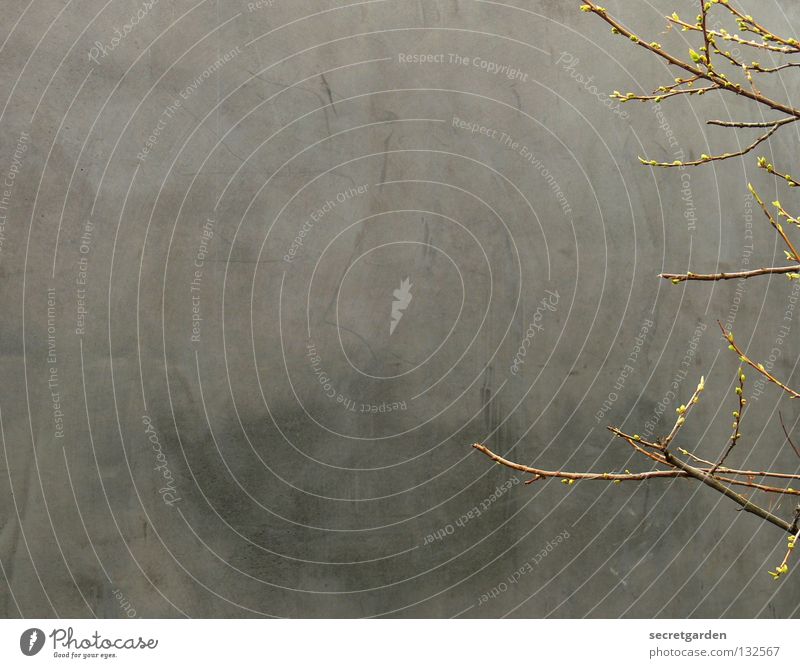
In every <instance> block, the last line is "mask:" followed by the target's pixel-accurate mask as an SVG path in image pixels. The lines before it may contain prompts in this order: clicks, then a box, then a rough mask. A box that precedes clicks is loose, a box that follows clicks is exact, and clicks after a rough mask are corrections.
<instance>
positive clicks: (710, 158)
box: [639, 118, 797, 167]
mask: <svg viewBox="0 0 800 668" xmlns="http://www.w3.org/2000/svg"><path fill="white" fill-rule="evenodd" d="M796 120H797V119H796V118H793V119H792V121H796ZM780 127H781V126H780V125H775V126H773V127H772V128H770V129H769V130H768V131H767V132H765V133H764V134H763V135H761V136H760V137H758V138H757V139H756V140H755V141H754V142H753V143H752V144H748V145H747V146H745V147H744V148H743V149H742V150H740V151H735V152H733V153H722V154H720V155H707V154H705V153H703V155H701V156H700V158H699V159H698V160H685V161H684V160H673V161H672V162H658V161H657V160H647V159H646V158H639V162H641V163H642V164H643V165H649V166H650V167H696V166H697V165H705V164H706V163H709V162H715V161H720V160H728V159H729V158H738V157H741V156H743V155H747V154H748V153H750V151H752V150H753V149H755V148H756V147H757V146H758V145H759V144H761V143H762V142H765V141H766V140H767V139H769V138H770V137H771V136H772V135H774V134H775V133H776V132H777V131H778V128H780Z"/></svg>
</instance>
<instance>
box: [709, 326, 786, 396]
mask: <svg viewBox="0 0 800 668" xmlns="http://www.w3.org/2000/svg"><path fill="white" fill-rule="evenodd" d="M717 324H718V325H719V328H720V329H721V330H722V335H723V336H724V337H725V339H726V340H727V341H728V344H729V347H730V349H731V350H733V351H734V352H736V353H737V354H738V355H739V361H740V362H743V363H744V364H747V365H748V366H750V367H752V368H753V369H755V370H756V371H758V373H760V374H761V375H762V376H764V378H766V379H767V380H769V381H770V382H771V383H773V384H774V385H777V386H778V387H780V388H781V389H782V390H783V391H784V392H786V394H788V395H789V396H790V397H791V398H792V399H800V393H798V392H795V391H794V390H793V389H792V388H790V387H788V386H787V385H785V384H784V383H782V382H781V381H779V380H778V379H777V378H776V377H775V376H773V375H772V374H771V373H770V372H769V371H767V370H766V369H765V368H764V365H763V364H760V363H756V362H754V361H753V360H751V359H750V358H749V357H748V356H747V355H746V354H745V352H744V351H743V350H742V349H741V348H740V347H739V346H738V345H737V343H736V342H735V341H734V339H733V332H726V331H725V327H724V326H723V325H722V323H721V322H720V321H719V320H717Z"/></svg>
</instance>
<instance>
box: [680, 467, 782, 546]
mask: <svg viewBox="0 0 800 668" xmlns="http://www.w3.org/2000/svg"><path fill="white" fill-rule="evenodd" d="M664 457H665V459H666V460H667V461H668V462H669V463H670V464H672V465H673V466H675V467H677V468H679V469H681V470H682V471H684V472H685V473H687V474H688V475H690V476H691V477H692V478H695V479H696V480H699V481H700V482H702V483H704V484H706V485H708V486H709V487H711V488H712V489H715V490H717V491H718V492H719V493H720V494H724V495H725V496H727V497H728V498H729V499H731V500H732V501H734V502H736V503H737V504H739V505H740V506H741V507H742V509H743V510H746V511H747V512H748V513H752V514H753V515H757V516H758V517H760V518H761V519H763V520H766V521H767V522H771V523H772V524H774V525H775V526H777V527H780V528H781V529H783V530H784V531H786V532H791V530H792V525H791V524H790V523H789V522H787V521H786V520H784V519H781V518H780V517H778V516H777V515H774V514H773V513H771V512H769V511H768V510H766V509H764V508H762V507H761V506H758V505H756V504H755V503H753V502H752V501H750V499H748V498H746V497H744V496H742V495H741V494H739V493H738V492H734V491H733V490H732V489H731V488H730V487H726V486H725V485H724V484H723V483H722V482H720V481H719V480H717V479H716V478H715V477H714V476H712V475H710V474H709V473H708V472H707V471H702V470H701V469H698V468H696V467H694V466H692V465H691V464H688V463H687V462H684V461H681V460H680V459H678V458H677V457H675V455H673V454H672V453H671V452H665V453H664Z"/></svg>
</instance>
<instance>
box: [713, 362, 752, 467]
mask: <svg viewBox="0 0 800 668" xmlns="http://www.w3.org/2000/svg"><path fill="white" fill-rule="evenodd" d="M738 375H739V385H738V387H737V388H736V396H737V397H738V398H739V410H736V411H733V433H732V434H731V438H730V442H729V443H728V447H727V448H726V449H725V452H724V453H723V454H722V457H720V459H719V461H718V462H717V463H716V464H714V467H713V468H712V469H711V471H709V473H712V474H713V473H714V472H715V471H716V470H717V469H718V468H719V467H720V466H722V465H723V464H724V463H725V460H726V459H727V458H728V455H729V454H731V450H733V449H734V448H735V447H736V443H737V442H738V440H739V438H740V437H741V434H740V433H739V426H740V425H741V423H742V415H744V408H745V406H746V405H747V399H745V398H744V381H745V375H744V374H743V373H742V370H741V368H740V369H739V374H738Z"/></svg>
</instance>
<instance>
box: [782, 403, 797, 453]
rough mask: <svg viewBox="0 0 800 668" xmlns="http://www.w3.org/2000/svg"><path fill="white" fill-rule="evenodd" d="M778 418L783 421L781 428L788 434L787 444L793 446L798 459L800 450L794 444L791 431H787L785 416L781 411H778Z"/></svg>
mask: <svg viewBox="0 0 800 668" xmlns="http://www.w3.org/2000/svg"><path fill="white" fill-rule="evenodd" d="M778 418H779V419H780V421H781V428H782V429H783V433H784V434H786V442H787V443H788V444H789V445H791V446H792V450H794V454H796V455H797V456H798V457H800V450H798V449H797V446H796V445H795V444H794V441H793V440H792V437H791V436H789V430H788V429H786V425H785V424H784V422H783V415H782V414H781V412H780V411H778Z"/></svg>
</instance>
